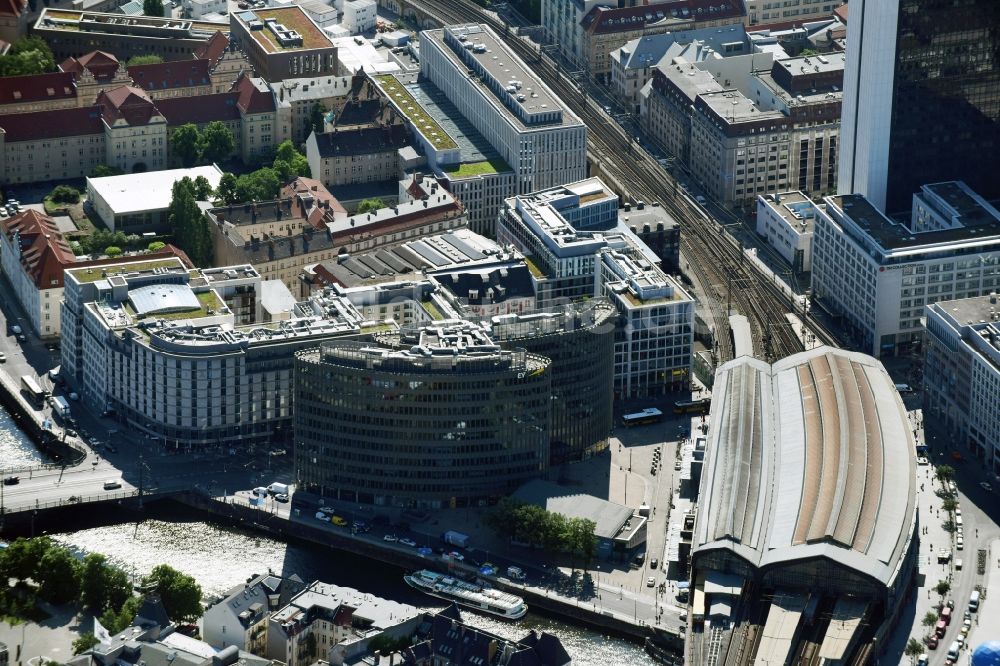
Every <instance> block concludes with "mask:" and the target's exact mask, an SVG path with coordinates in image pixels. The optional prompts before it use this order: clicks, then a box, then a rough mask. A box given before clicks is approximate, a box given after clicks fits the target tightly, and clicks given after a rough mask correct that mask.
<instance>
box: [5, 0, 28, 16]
mask: <svg viewBox="0 0 1000 666" xmlns="http://www.w3.org/2000/svg"><path fill="white" fill-rule="evenodd" d="M27 6H28V0H0V16H20V15H21V14H23V13H24V8H25V7H27Z"/></svg>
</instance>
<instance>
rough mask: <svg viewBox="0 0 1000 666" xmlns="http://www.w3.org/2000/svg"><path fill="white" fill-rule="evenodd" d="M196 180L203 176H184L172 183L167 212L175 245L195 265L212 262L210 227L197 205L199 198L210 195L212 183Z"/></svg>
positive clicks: (206, 264)
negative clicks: (193, 178) (191, 177)
mask: <svg viewBox="0 0 1000 666" xmlns="http://www.w3.org/2000/svg"><path fill="white" fill-rule="evenodd" d="M199 180H205V179H204V178H202V177H201V176H199V177H198V178H197V179H195V180H191V179H190V178H188V177H187V176H185V177H184V178H181V179H180V180H178V181H177V182H175V183H174V186H173V189H172V190H171V198H170V207H169V208H168V209H167V215H168V219H169V220H170V227H171V228H172V229H173V230H174V242H175V243H177V246H178V247H180V248H181V249H182V250H184V251H185V252H186V253H187V255H188V257H189V258H190V259H191V261H193V262H194V263H195V265H196V266H211V265H212V254H213V253H212V231H211V229H209V226H208V218H207V217H206V216H205V214H204V213H202V211H201V208H199V207H198V201H204V200H206V199H208V198H209V197H211V196H212V187H211V185H209V184H208V181H207V180H205V182H204V183H199V182H198V181H199ZM206 188H207V191H206Z"/></svg>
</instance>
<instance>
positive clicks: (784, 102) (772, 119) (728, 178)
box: [640, 53, 844, 204]
mask: <svg viewBox="0 0 1000 666" xmlns="http://www.w3.org/2000/svg"><path fill="white" fill-rule="evenodd" d="M759 57H760V59H761V60H762V61H763V63H767V60H768V58H770V54H766V53H764V54H759ZM741 58H743V59H744V60H743V61H742V62H736V61H739V60H740V59H741ZM747 58H750V59H751V60H749V61H748V60H746V59H747ZM756 58H758V55H750V56H735V57H731V58H727V59H724V60H721V61H720V60H711V61H702V62H698V63H688V62H682V61H676V60H675V61H674V62H671V63H670V64H669V65H666V66H663V67H660V68H658V70H657V71H654V72H653V75H652V78H651V79H650V81H649V82H648V83H647V84H646V85H645V87H643V89H642V90H641V91H640V123H641V124H642V125H643V127H645V128H646V129H647V131H649V132H650V133H651V134H652V136H653V138H654V139H656V140H657V141H659V142H660V143H661V144H663V146H664V147H666V148H667V150H669V151H671V152H672V153H674V154H675V155H677V156H679V157H680V158H681V159H683V160H685V161H686V162H687V163H688V166H689V169H690V171H691V173H692V175H693V176H694V177H695V178H696V179H697V180H698V181H699V182H701V183H702V184H703V185H704V187H705V188H706V190H707V191H708V192H710V193H711V195H712V196H713V197H714V198H716V199H719V200H720V201H723V202H727V203H729V202H736V203H741V204H750V203H751V202H752V201H753V200H754V199H755V198H756V197H757V196H759V195H762V194H771V193H774V192H783V191H787V190H791V189H798V190H801V191H802V192H804V193H806V194H808V195H810V196H821V195H823V194H827V193H830V192H833V191H834V190H836V182H837V180H836V179H837V164H838V162H837V160H838V156H839V153H838V151H839V145H838V142H839V135H840V109H841V100H842V99H843V91H842V90H841V85H842V81H843V69H844V57H843V54H829V55H827V56H823V55H818V56H808V57H801V58H786V59H783V60H777V61H774V62H773V64H770V65H769V69H765V70H760V69H755V67H757V66H758V64H763V63H755V62H753V59H756ZM717 63H721V64H717ZM747 64H749V65H750V67H749V69H748V70H746V71H744V68H745V67H746V65H747ZM724 65H735V67H732V68H729V69H728V75H727V78H725V79H724V80H719V78H718V76H715V75H713V74H711V73H710V72H711V71H712V70H713V69H726V67H725V66H724Z"/></svg>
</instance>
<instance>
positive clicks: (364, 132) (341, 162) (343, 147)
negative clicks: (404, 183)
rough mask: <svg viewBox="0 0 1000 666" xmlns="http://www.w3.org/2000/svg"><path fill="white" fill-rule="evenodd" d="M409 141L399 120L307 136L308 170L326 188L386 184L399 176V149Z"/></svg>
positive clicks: (335, 129) (336, 129)
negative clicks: (392, 122) (393, 122)
mask: <svg viewBox="0 0 1000 666" xmlns="http://www.w3.org/2000/svg"><path fill="white" fill-rule="evenodd" d="M408 144H409V137H408V135H407V132H406V128H405V127H404V126H403V125H402V124H399V123H395V124H391V125H381V126H371V125H369V126H364V125H355V126H353V127H345V128H334V130H333V131H332V132H326V133H323V134H316V133H315V132H313V133H312V134H310V135H309V138H308V139H306V158H307V159H308V160H309V169H310V171H311V172H312V173H313V175H315V176H316V178H318V179H319V180H320V181H321V182H322V183H323V184H324V185H326V186H327V187H337V186H340V185H357V184H361V183H384V182H386V181H391V180H395V179H397V178H398V177H399V176H400V173H401V169H400V157H399V151H400V149H402V148H404V147H406V146H407V145H408Z"/></svg>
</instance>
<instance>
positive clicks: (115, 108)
mask: <svg viewBox="0 0 1000 666" xmlns="http://www.w3.org/2000/svg"><path fill="white" fill-rule="evenodd" d="M97 104H98V106H100V107H101V110H102V113H103V116H104V119H105V121H106V122H107V123H108V125H111V124H113V123H114V122H115V121H117V120H121V119H124V120H125V122H127V123H128V124H129V125H133V126H134V125H145V124H147V123H148V122H149V121H150V119H151V118H153V117H154V116H159V115H161V114H160V112H159V111H158V110H157V108H156V106H154V105H153V100H151V99H150V98H149V95H147V94H146V91H145V90H143V89H142V88H136V87H135V86H120V87H118V88H115V89H114V90H111V91H101V94H99V95H98V96H97Z"/></svg>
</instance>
